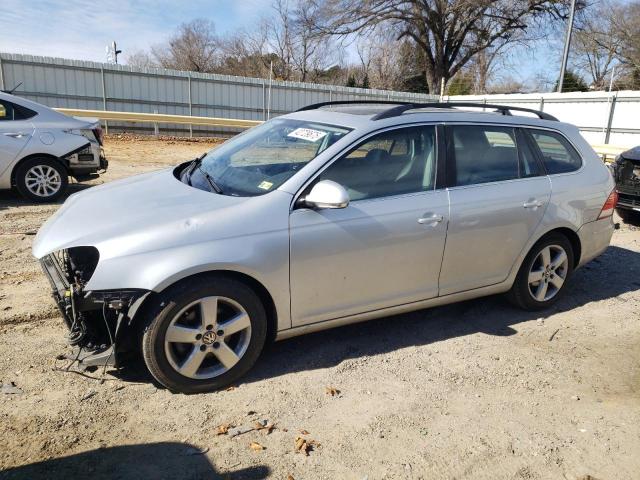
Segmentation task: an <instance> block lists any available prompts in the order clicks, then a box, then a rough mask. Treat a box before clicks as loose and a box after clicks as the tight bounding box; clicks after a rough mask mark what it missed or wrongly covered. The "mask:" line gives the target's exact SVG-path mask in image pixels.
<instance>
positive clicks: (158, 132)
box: [153, 110, 160, 137]
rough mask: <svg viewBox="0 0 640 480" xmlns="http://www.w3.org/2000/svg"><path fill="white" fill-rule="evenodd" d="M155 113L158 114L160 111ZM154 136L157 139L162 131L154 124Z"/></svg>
mask: <svg viewBox="0 0 640 480" xmlns="http://www.w3.org/2000/svg"><path fill="white" fill-rule="evenodd" d="M153 113H156V114H157V113H158V110H154V111H153ZM153 134H154V135H155V136H156V137H157V136H159V135H160V129H159V128H158V124H157V123H154V124H153Z"/></svg>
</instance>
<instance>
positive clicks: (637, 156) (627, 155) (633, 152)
mask: <svg viewBox="0 0 640 480" xmlns="http://www.w3.org/2000/svg"><path fill="white" fill-rule="evenodd" d="M620 156H621V157H622V158H624V159H625V160H631V161H634V162H640V146H638V147H634V148H630V149H629V150H627V151H624V152H622V153H621V154H620Z"/></svg>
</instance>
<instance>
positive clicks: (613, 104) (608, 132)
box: [604, 93, 617, 145]
mask: <svg viewBox="0 0 640 480" xmlns="http://www.w3.org/2000/svg"><path fill="white" fill-rule="evenodd" d="M616 98H617V95H616V94H615V93H614V94H613V96H612V97H611V105H610V106H609V119H608V120H607V130H606V132H605V134H604V143H605V145H606V144H608V143H609V137H611V125H613V113H614V112H615V110H616Z"/></svg>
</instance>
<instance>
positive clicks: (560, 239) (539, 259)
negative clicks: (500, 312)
mask: <svg viewBox="0 0 640 480" xmlns="http://www.w3.org/2000/svg"><path fill="white" fill-rule="evenodd" d="M573 261H574V258H573V248H572V246H571V242H569V240H568V239H567V237H565V236H564V235H562V234H560V233H552V234H551V235H548V236H546V237H544V238H542V239H541V240H540V241H538V243H536V244H535V245H534V246H533V248H532V249H531V251H530V252H529V254H528V255H527V257H526V258H525V260H524V262H522V265H521V267H520V270H519V271H518V275H517V276H516V279H515V281H514V283H513V286H512V287H511V290H510V291H509V293H508V298H509V300H510V301H511V303H513V304H514V305H516V306H518V307H520V308H522V309H524V310H542V309H544V308H547V307H550V306H551V305H553V304H554V303H555V302H557V301H558V300H559V299H560V297H561V295H562V293H563V292H564V289H565V285H566V283H567V281H568V280H569V277H570V276H571V274H572V273H573Z"/></svg>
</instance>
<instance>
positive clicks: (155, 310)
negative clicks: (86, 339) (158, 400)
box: [142, 276, 267, 393]
mask: <svg viewBox="0 0 640 480" xmlns="http://www.w3.org/2000/svg"><path fill="white" fill-rule="evenodd" d="M211 296H217V297H225V298H227V299H231V300H232V301H234V302H237V304H239V305H240V306H241V307H242V308H243V309H244V310H245V311H246V313H247V314H248V315H249V320H250V332H249V336H250V338H249V340H248V346H247V347H246V351H245V352H244V354H243V355H242V356H241V357H240V360H239V361H238V362H237V363H236V364H235V365H234V366H233V367H231V368H230V369H228V370H227V371H226V372H224V373H221V374H220V375H218V376H215V377H213V378H208V379H195V378H189V377H187V376H184V375H182V374H181V373H179V372H178V371H177V369H176V368H174V367H173V366H172V364H171V360H170V359H169V357H168V356H167V352H166V350H165V335H166V332H167V329H168V328H169V327H170V325H171V323H172V320H174V319H175V318H176V316H177V315H178V314H180V312H182V311H183V310H184V309H185V308H187V307H188V306H189V305H190V304H192V303H193V302H196V301H198V300H200V299H203V298H205V297H211ZM194 308H195V307H194ZM185 314H186V313H185ZM178 318H181V317H178ZM148 319H149V320H148V323H147V325H146V326H145V328H144V331H143V334H142V355H143V358H144V362H145V364H146V366H147V368H148V369H149V372H150V373H151V375H153V377H154V378H155V379H156V380H157V381H158V382H160V383H161V384H162V385H164V386H165V387H167V388H168V389H169V390H171V391H173V392H181V393H201V392H210V391H214V390H219V389H222V388H225V387H228V386H229V385H231V384H232V383H233V382H235V381H236V380H238V379H239V378H240V377H241V376H243V375H244V374H245V373H246V372H247V371H248V370H249V369H250V368H251V367H252V366H253V365H254V364H255V362H256V360H257V359H258V357H259V356H260V353H261V352H262V348H263V347H264V344H265V340H266V337H267V316H266V313H265V309H264V306H263V305H262V302H261V301H260V298H259V297H258V296H257V295H256V294H255V293H254V291H253V290H252V289H251V288H249V287H248V286H247V285H245V284H244V283H242V282H240V281H237V280H234V279H231V278H227V277H222V276H212V277H200V278H198V279H196V280H194V281H193V282H183V283H181V284H179V285H178V286H176V287H172V288H169V289H168V290H166V291H165V292H163V293H161V294H160V295H159V298H158V299H157V302H156V303H155V305H154V306H152V308H151V309H150V311H149V316H148ZM204 323H206V322H204ZM215 328H217V327H215ZM218 340H220V338H218ZM221 341H222V342H225V340H224V339H223V340H221ZM202 342H204V339H203V340H202ZM181 345H182V344H181ZM184 345H185V348H193V349H194V350H195V348H196V346H195V345H194V346H193V347H191V346H189V345H188V344H184ZM214 346H215V344H212V345H209V346H208V347H210V348H212V349H213V347H214ZM225 346H226V343H225ZM168 348H169V347H168ZM200 348H202V345H201V346H200ZM205 348H206V347H205ZM194 350H192V351H194ZM207 355H208V358H209V359H210V360H208V361H210V362H217V361H218V360H217V358H216V357H215V356H214V355H213V350H212V351H211V352H210V353H209V352H207ZM221 365H222V364H221ZM223 367H224V366H223Z"/></svg>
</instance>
